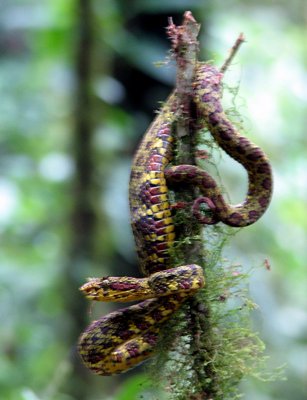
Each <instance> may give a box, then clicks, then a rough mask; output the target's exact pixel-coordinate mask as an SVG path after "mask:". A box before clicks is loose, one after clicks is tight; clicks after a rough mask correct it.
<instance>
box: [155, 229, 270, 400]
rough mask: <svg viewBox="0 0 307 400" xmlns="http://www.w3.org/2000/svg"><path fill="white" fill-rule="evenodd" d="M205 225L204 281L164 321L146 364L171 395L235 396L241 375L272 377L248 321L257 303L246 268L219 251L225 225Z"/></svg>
mask: <svg viewBox="0 0 307 400" xmlns="http://www.w3.org/2000/svg"><path fill="white" fill-rule="evenodd" d="M209 230H210V234H208V227H206V232H207V235H206V236H207V237H208V238H210V240H209V241H206V251H205V255H204V257H205V260H206V262H205V275H206V286H205V288H204V289H203V290H201V291H200V292H199V293H198V294H197V295H196V296H195V298H193V299H191V300H189V301H187V302H186V303H185V305H184V306H183V307H182V308H181V309H180V310H179V311H178V312H177V313H176V315H174V317H173V318H172V319H171V320H170V321H168V323H167V324H166V325H165V327H164V329H163V330H162V334H161V338H160V342H159V345H158V352H157V356H156V357H155V358H154V359H153V361H152V362H151V366H150V375H151V376H152V377H153V380H154V382H155V385H156V382H159V383H160V384H161V386H162V387H164V390H165V391H166V393H167V394H168V396H167V398H168V399H170V400H181V399H182V400H183V399H185V400H186V399H198V398H201V399H211V398H212V399H214V400H222V399H223V400H226V399H227V400H230V399H231V400H233V399H238V398H240V397H241V394H240V391H239V388H238V384H239V383H240V381H241V380H242V379H244V378H247V377H255V378H257V379H263V380H267V379H271V378H273V377H274V373H272V374H270V373H268V372H267V368H266V361H267V357H266V356H265V353H264V351H265V345H264V343H263V342H262V341H261V339H260V338H259V336H258V334H257V333H256V332H254V331H253V330H252V327H251V322H250V316H251V313H252V311H253V310H254V309H255V308H257V306H256V304H255V303H254V302H253V301H252V300H251V299H250V297H249V294H248V288H247V286H248V281H249V273H246V272H244V271H243V268H242V267H241V266H238V265H229V263H228V261H227V260H226V259H224V258H223V257H222V249H223V247H224V245H225V243H227V241H228V238H229V235H230V233H229V229H226V228H221V227H218V226H216V227H210V228H209ZM194 239H195V238H190V239H189V240H191V241H193V240H194ZM208 242H209V243H208ZM198 396H202V397H198Z"/></svg>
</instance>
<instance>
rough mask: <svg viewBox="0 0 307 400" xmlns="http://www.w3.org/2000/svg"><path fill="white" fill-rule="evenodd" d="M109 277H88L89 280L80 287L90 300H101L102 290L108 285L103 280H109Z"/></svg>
mask: <svg viewBox="0 0 307 400" xmlns="http://www.w3.org/2000/svg"><path fill="white" fill-rule="evenodd" d="M107 279H108V277H103V278H88V282H86V283H85V284H84V285H82V286H81V287H80V289H79V290H80V291H81V292H82V293H83V294H84V295H85V297H86V298H87V299H89V300H99V298H101V291H102V290H103V287H104V286H106V283H105V285H104V284H103V282H105V281H107Z"/></svg>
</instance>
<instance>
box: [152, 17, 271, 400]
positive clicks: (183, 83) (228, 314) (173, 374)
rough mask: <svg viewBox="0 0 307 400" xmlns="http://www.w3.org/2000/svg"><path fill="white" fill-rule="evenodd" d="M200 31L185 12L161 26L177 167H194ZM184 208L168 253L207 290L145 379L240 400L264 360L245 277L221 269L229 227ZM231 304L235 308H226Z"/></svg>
mask: <svg viewBox="0 0 307 400" xmlns="http://www.w3.org/2000/svg"><path fill="white" fill-rule="evenodd" d="M199 29H200V25H199V24H198V23H197V22H196V21H195V19H194V17H193V16H192V14H191V12H186V13H185V14H184V19H183V24H182V25H181V26H175V25H174V23H173V21H172V20H171V19H170V20H169V26H168V28H167V32H168V35H169V37H170V39H171V43H172V55H173V58H174V59H175V60H176V64H177V79H176V93H177V100H178V105H177V111H176V112H177V122H176V126H175V133H176V138H177V140H176V145H175V157H174V164H175V165H180V164H192V165H193V164H196V155H197V154H200V153H201V150H198V149H197V142H199V137H198V134H199V132H198V129H197V123H196V113H195V110H194V106H193V101H192V90H193V81H194V76H195V72H196V68H197V63H198V59H197V56H198V48H199V43H198V41H197V36H198V33H199ZM243 41H244V36H243V34H240V35H239V36H238V38H237V40H236V42H235V43H234V46H233V47H232V48H231V49H230V52H229V55H228V57H227V58H226V60H225V62H224V64H223V65H222V67H221V68H220V71H221V72H222V73H224V72H225V71H226V69H227V68H228V67H229V65H230V63H231V61H232V60H233V58H234V56H235V54H236V53H237V51H238V49H239V47H240V45H241V44H242V43H243ZM210 145H211V146H212V144H211V143H210ZM198 195H199V193H198V192H197V188H195V187H192V186H189V185H185V186H184V187H182V186H181V187H179V188H178V187H176V191H175V192H174V194H173V197H174V199H173V200H174V202H175V203H177V204H191V203H192V201H193V200H194V199H195V198H196V197H197V196H198ZM190 209H191V207H190V208H189V207H185V208H182V209H180V208H179V209H177V210H176V212H175V213H174V214H175V215H174V220H175V226H176V239H177V240H176V244H175V246H174V248H173V250H172V260H173V265H174V266H178V265H185V264H191V263H195V264H199V265H202V266H204V272H205V276H206V286H205V288H204V289H203V290H202V291H200V292H199V293H198V294H197V295H196V296H194V297H193V298H191V299H190V300H188V301H187V302H186V303H185V305H184V306H183V307H182V308H181V310H179V312H178V313H177V314H176V315H175V316H174V318H173V319H172V320H171V321H169V322H168V323H167V326H166V327H165V328H164V331H162V335H161V340H160V343H159V346H158V350H159V349H160V351H158V355H157V357H155V359H154V360H153V362H152V365H151V375H153V376H154V377H155V382H159V381H160V382H162V385H163V386H164V389H165V390H166V392H167V393H168V397H167V398H168V399H173V400H181V399H182V400H200V399H207V400H209V399H210V400H225V399H229V400H230V399H238V398H239V397H240V395H239V394H238V389H237V387H238V383H239V382H240V380H241V379H242V378H243V377H244V376H248V375H250V376H251V375H252V376H253V375H257V374H258V375H259V370H260V368H262V367H263V364H264V361H265V357H264V356H263V349H264V345H263V343H262V341H261V340H260V339H259V338H258V336H257V335H256V334H255V333H254V332H253V331H252V330H251V328H250V312H251V310H252V309H254V308H255V307H256V306H255V305H254V303H253V302H252V301H251V300H250V299H249V298H248V296H247V291H246V289H245V287H244V284H243V285H242V282H245V283H246V279H247V275H246V274H244V273H243V272H242V270H241V267H237V266H236V267H233V266H228V267H225V261H224V260H223V258H222V249H223V247H224V245H225V243H226V242H227V241H228V239H229V237H230V236H231V234H232V233H230V232H231V231H230V229H229V228H228V227H221V226H218V225H216V226H206V228H204V229H203V228H202V227H201V226H200V224H199V223H197V221H196V220H195V218H194V216H193V214H192V211H191V210H190ZM229 300H230V301H231V302H233V303H234V304H235V306H234V307H231V306H229Z"/></svg>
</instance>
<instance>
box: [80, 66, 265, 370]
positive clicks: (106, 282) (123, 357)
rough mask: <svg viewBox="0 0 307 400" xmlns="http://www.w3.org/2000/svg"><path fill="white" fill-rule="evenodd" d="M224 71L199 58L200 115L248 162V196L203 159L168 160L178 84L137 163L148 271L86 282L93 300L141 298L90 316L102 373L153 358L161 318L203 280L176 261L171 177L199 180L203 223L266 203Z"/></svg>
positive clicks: (92, 365) (88, 355)
mask: <svg viewBox="0 0 307 400" xmlns="http://www.w3.org/2000/svg"><path fill="white" fill-rule="evenodd" d="M221 79H222V74H221V73H220V72H219V71H218V70H217V69H216V68H214V67H213V66H211V65H209V64H201V63H199V64H198V68H197V74H196V78H195V81H194V85H193V93H194V94H193V96H194V98H193V101H194V103H195V105H196V110H197V116H198V121H197V122H198V123H199V125H200V126H202V127H207V128H208V130H209V131H210V133H211V134H212V136H213V138H214V140H215V141H216V142H217V144H218V145H219V146H220V147H221V148H222V149H223V150H224V151H225V152H227V153H228V154H229V155H230V156H231V157H232V158H233V159H235V160H236V161H238V162H239V163H241V164H242V165H243V167H244V168H245V169H246V170H247V173H248V184H249V187H248V192H247V195H246V197H245V200H244V201H243V202H242V203H240V204H238V205H229V204H228V203H227V202H226V201H225V199H224V197H223V195H222V192H221V190H220V189H219V187H218V186H217V183H216V182H215V181H214V179H213V178H212V177H211V176H210V175H209V174H208V173H206V172H205V171H203V170H202V169H200V168H198V167H197V166H194V165H179V166H172V167H168V165H169V164H170V163H171V161H172V157H173V154H172V153H173V146H174V140H175V139H174V133H173V126H174V123H175V122H176V105H177V99H176V92H173V94H172V95H170V97H169V98H168V100H167V101H166V103H165V104H164V106H163V107H162V109H161V110H160V112H159V114H158V115H157V117H156V118H155V120H154V121H153V123H152V124H151V126H150V127H149V129H148V130H147V132H146V133H145V135H144V137H143V140H142V141H141V143H140V145H139V148H138V150H137V152H136V154H135V157H134V161H133V165H132V169H131V177H130V188H129V200H130V211H131V223H132V230H133V234H134V237H135V241H136V249H137V253H138V258H139V263H140V271H141V272H142V274H143V275H144V276H145V277H144V278H132V277H103V278H93V279H90V280H89V282H87V283H86V284H84V285H83V286H82V287H81V288H80V290H81V291H82V292H83V293H84V294H85V296H86V297H87V298H88V299H90V300H97V301H105V302H110V301H113V302H129V301H135V300H140V301H141V302H140V303H138V304H134V305H132V306H129V307H126V308H123V309H121V310H119V311H114V312H112V313H110V314H108V315H106V316H104V317H102V318H100V319H99V320H97V321H94V322H92V323H91V324H90V325H89V326H88V327H87V328H86V330H85V331H84V332H83V333H82V334H81V336H80V339H79V345H78V350H79V353H80V355H81V357H82V359H83V362H84V363H85V365H86V366H87V367H88V368H89V369H91V370H92V371H93V372H95V373H96V374H99V375H113V374H117V373H121V372H125V371H127V370H128V369H130V368H132V367H134V366H135V365H137V364H139V363H140V362H141V361H143V360H145V359H147V358H148V357H149V356H150V355H151V354H152V353H153V351H154V348H155V344H156V342H157V338H158V335H159V328H160V325H161V324H162V323H163V322H164V321H166V320H167V319H168V318H169V317H170V316H172V315H173V313H174V312H175V311H176V310H177V309H179V307H180V306H181V305H182V303H183V302H184V301H185V300H186V299H187V298H188V297H189V296H191V295H193V294H194V293H196V291H197V290H199V289H200V288H201V287H203V285H204V276H203V271H202V268H201V267H200V266H197V265H194V264H192V265H186V266H178V267H176V266H175V267H172V266H171V265H170V262H171V260H170V255H169V249H170V248H171V247H172V245H173V243H174V241H175V226H174V223H173V219H172V211H171V205H170V201H169V197H168V187H167V182H171V183H175V184H178V183H189V184H193V185H196V186H198V187H199V189H200V192H201V193H202V197H199V198H198V199H196V200H195V202H194V206H193V210H194V211H195V213H194V214H195V217H196V220H197V219H198V221H199V222H200V223H216V222H219V221H221V222H223V223H225V224H228V225H231V226H237V227H243V226H246V225H249V224H252V223H254V222H256V221H257V220H258V219H259V218H260V217H261V215H262V214H263V213H264V212H265V210H266V208H267V207H268V204H269V202H270V198H271V193H272V173H271V167H270V164H269V161H268V158H267V157H266V155H265V154H264V153H263V151H262V150H261V149H260V148H259V147H257V146H256V145H254V144H253V143H251V142H250V141H249V140H248V139H247V138H245V137H243V136H241V135H240V134H239V132H237V130H236V129H235V128H234V127H233V125H232V124H231V123H230V122H229V120H228V119H227V117H226V115H225V114H224V112H223V109H222V105H221ZM201 203H206V204H207V206H208V207H209V208H210V210H211V212H212V217H205V216H202V215H201V213H200V209H199V205H200V204H201ZM171 267H172V268H171Z"/></svg>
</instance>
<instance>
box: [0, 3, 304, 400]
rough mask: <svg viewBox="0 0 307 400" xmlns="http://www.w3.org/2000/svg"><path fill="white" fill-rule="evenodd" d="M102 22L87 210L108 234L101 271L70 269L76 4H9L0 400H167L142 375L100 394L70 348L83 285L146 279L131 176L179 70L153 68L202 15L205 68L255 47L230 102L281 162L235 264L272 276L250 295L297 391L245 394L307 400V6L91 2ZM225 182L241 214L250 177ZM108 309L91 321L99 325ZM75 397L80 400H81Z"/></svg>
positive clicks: (231, 251) (97, 31)
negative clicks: (241, 41)
mask: <svg viewBox="0 0 307 400" xmlns="http://www.w3.org/2000/svg"><path fill="white" fill-rule="evenodd" d="M91 6H92V13H93V26H92V27H91V29H92V32H93V41H94V43H93V51H92V52H93V54H92V60H91V63H92V67H91V69H92V76H91V83H90V88H89V89H90V92H91V95H92V102H91V108H90V109H89V113H90V116H91V120H92V124H93V146H92V147H93V153H92V154H91V155H90V156H91V157H92V160H93V162H94V171H93V185H95V193H97V195H96V196H95V197H94V198H92V199H91V202H92V207H93V210H94V211H95V213H96V214H95V215H96V216H97V221H98V224H97V228H96V231H95V236H94V238H93V240H94V243H93V246H94V250H93V254H92V255H91V257H89V258H88V259H87V260H84V259H83V260H80V262H74V263H71V258H70V255H69V249H71V240H72V232H71V219H70V218H71V217H70V216H71V212H72V209H73V207H74V204H75V200H76V199H75V198H74V196H73V193H72V190H71V188H72V181H73V179H74V177H75V171H76V164H75V159H74V156H73V151H72V149H73V147H74V141H75V135H74V125H75V120H76V115H75V94H76V85H77V82H76V80H77V75H76V71H75V57H76V52H77V46H78V41H77V25H78V18H82V15H80V14H79V12H78V7H79V2H78V1H65V2H64V1H61V0H53V1H51V0H48V1H45V2H40V1H38V0H19V1H18V0H11V1H9V0H2V2H1V3H0V11H1V12H0V50H1V52H0V93H1V102H0V132H1V135H0V153H1V157H0V171H1V175H0V232H1V244H2V246H1V252H0V261H1V268H0V312H1V320H2V324H1V330H0V341H1V358H0V371H1V374H0V397H1V398H3V399H8V400H19V399H20V400H32V399H33V400H36V399H42V400H43V399H55V400H69V399H75V398H76V399H88V400H94V399H114V400H116V399H117V400H118V399H126V398H127V399H128V398H129V399H141V398H143V399H151V398H152V399H153V398H159V399H161V398H162V395H158V394H156V393H154V392H153V391H150V389H149V388H148V386H147V385H146V383H142V382H146V378H145V377H142V376H138V375H134V374H136V373H137V372H138V371H139V369H137V370H135V371H134V372H131V373H128V374H125V375H123V376H120V377H116V378H101V377H95V376H91V374H90V373H88V372H87V371H85V370H84V369H83V368H82V366H81V365H79V366H78V361H76V360H75V359H74V358H73V357H72V353H73V352H74V350H73V349H74V346H75V343H76V340H77V338H76V337H75V338H74V335H75V333H72V334H71V333H69V332H71V329H72V328H71V326H72V325H73V324H74V321H75V320H76V319H77V317H78V315H73V314H72V311H71V309H69V308H68V306H67V304H68V303H67V301H66V296H68V295H69V298H70V299H71V301H72V302H74V301H76V302H80V301H83V300H80V296H79V294H78V290H77V289H78V286H79V284H81V283H82V282H83V281H84V279H85V278H86V277H87V276H102V275H106V274H110V273H111V270H112V274H114V275H115V274H117V275H119V274H122V275H123V274H128V275H137V262H136V258H135V252H134V244H133V238H132V237H131V232H130V227H129V211H128V199H127V186H128V177H129V165H130V160H131V156H132V153H133V151H134V148H135V146H136V144H137V142H138V140H139V139H140V137H141V135H142V134H143V132H144V131H145V129H146V127H147V126H148V125H149V123H150V121H151V119H152V118H153V115H154V110H155V109H157V108H158V102H159V101H161V100H164V99H165V97H166V96H167V93H168V92H169V90H170V86H171V84H172V82H173V78H174V71H173V69H172V68H171V66H170V65H166V66H164V67H161V68H156V67H155V66H154V65H153V62H159V61H163V60H164V59H165V57H166V56H167V54H168V48H169V47H168V45H169V44H168V42H167V40H166V38H165V26H166V25H167V17H168V16H174V20H175V22H176V23H177V24H178V23H180V21H181V15H182V13H183V12H184V11H185V10H187V9H190V10H191V11H192V12H193V14H194V15H195V17H196V18H197V20H198V21H200V22H202V31H201V38H200V41H201V45H202V49H201V52H202V55H203V59H214V60H215V61H216V62H217V63H221V62H222V60H223V59H224V58H225V54H226V52H227V50H228V48H229V47H230V46H231V45H232V43H233V41H234V39H235V38H236V36H237V34H238V33H239V32H241V31H243V32H244V33H245V36H246V37H247V43H246V44H245V45H244V46H243V48H242V50H240V53H239V54H238V56H237V58H236V60H235V62H234V64H233V67H232V68H231V70H230V71H229V73H227V76H226V77H225V78H227V79H226V81H227V85H229V87H238V86H239V92H238V95H237V96H236V98H235V108H236V110H237V111H238V112H239V113H240V115H241V117H242V118H243V122H244V127H245V128H246V131H247V132H248V134H249V136H250V137H251V138H252V139H253V140H254V141H255V142H256V143H257V144H259V145H261V146H262V147H263V148H264V149H265V151H266V152H267V153H268V155H269V156H270V158H271V160H272V163H273V168H274V175H275V192H274V198H273V202H272V205H271V207H270V209H269V211H268V212H267V213H266V215H265V216H264V218H263V219H262V220H261V221H259V223H257V224H256V225H254V226H251V227H248V228H246V229H242V230H240V231H239V232H238V233H237V235H236V236H235V238H234V239H233V241H232V242H231V243H230V246H229V247H228V249H227V257H228V258H229V259H230V260H231V261H232V262H239V263H240V264H243V265H245V266H246V268H248V269H249V268H250V267H251V266H260V267H261V265H262V266H263V267H262V268H258V272H257V273H254V274H253V277H252V280H251V292H252V295H253V298H254V300H255V302H256V303H258V304H259V305H260V308H259V311H257V312H255V316H254V317H255V318H254V324H255V330H257V331H260V333H261V337H262V339H263V340H264V342H265V343H266V345H267V354H268V355H270V362H271V364H272V368H274V367H276V366H279V365H281V364H283V363H286V375H287V378H288V380H287V382H283V381H277V382H274V383H264V384H259V382H257V383H256V382H254V381H253V380H249V381H247V382H244V383H243V386H242V390H243V392H244V393H246V398H248V399H249V400H254V399H255V400H271V399H279V400H289V399H291V400H302V399H303V398H305V397H306V393H307V380H306V376H307V353H306V344H307V314H306V309H307V300H306V295H305V293H306V285H307V272H306V239H307V237H306V236H307V235H306V228H307V214H306V211H305V209H306V206H305V205H306V200H307V178H306V176H307V175H306V173H305V172H306V156H305V154H304V153H305V149H306V148H307V147H306V145H307V142H306V141H307V139H306V135H305V132H304V130H305V129H306V122H307V121H306V115H307V113H306V107H307V75H306V64H307V50H306V40H305V38H306V34H307V6H306V2H305V1H304V0H294V1H292V2H288V1H285V0H275V1H265V0H260V1H257V2H256V1H254V0H250V1H242V0H241V1H239V0H230V1H228V2H227V6H226V5H225V2H224V1H221V0H215V1H211V0H208V1H206V2H205V1H196V0H194V1H191V0H190V1H188V0H169V1H164V2H157V1H155V0H148V1H140V0H132V1H123V0H117V1H116V0H105V1H103V2H102V1H98V0H92V2H91ZM165 85H168V87H166V86H165ZM225 101H226V103H227V99H225ZM231 106H232V104H229V107H231ZM218 167H219V169H220V175H221V177H222V179H223V180H225V185H226V187H227V188H228V189H229V192H230V193H231V198H232V199H233V200H234V201H236V200H237V199H240V198H241V197H242V193H244V190H245V186H244V185H245V183H244V182H245V175H243V174H242V170H241V169H240V167H238V166H237V165H235V164H234V163H232V162H230V161H229V160H228V159H227V158H226V157H225V159H223V160H222V161H220V162H219V165H218ZM242 175H243V176H242ZM74 234H78V232H74ZM80 234H81V232H80ZM265 265H266V266H267V267H268V265H270V271H267V270H266V268H265ZM67 270H69V273H70V275H69V276H70V277H71V278H70V279H71V280H69V279H68V278H67V275H64V271H67ZM63 282H64V283H63ZM68 285H70V286H69V287H68ZM73 293H75V294H73ZM72 296H76V297H75V298H73V297H72ZM77 304H78V303H77ZM108 309H110V308H109V306H105V305H102V306H95V309H93V310H92V312H91V313H90V314H91V315H88V319H93V318H95V316H98V315H101V314H103V313H106V312H107V310H108ZM81 311H82V310H81ZM81 311H80V312H81ZM82 312H83V311H82ZM84 318H87V316H86V315H84ZM82 329H83V327H81V326H80V331H81V330H82ZM67 338H69V339H67ZM76 363H77V364H76ZM73 364H76V365H77V367H75V368H73ZM72 381H74V382H75V383H74V385H75V386H76V390H75V391H74V392H73V391H72V390H71V386H72V384H71V382H72ZM78 385H79V386H78ZM78 388H79V389H80V388H83V389H82V390H80V394H79V395H78V394H76V393H78ZM84 391H85V392H84ZM84 393H85V394H84ZM127 396H129V397H127Z"/></svg>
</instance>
